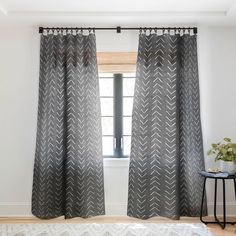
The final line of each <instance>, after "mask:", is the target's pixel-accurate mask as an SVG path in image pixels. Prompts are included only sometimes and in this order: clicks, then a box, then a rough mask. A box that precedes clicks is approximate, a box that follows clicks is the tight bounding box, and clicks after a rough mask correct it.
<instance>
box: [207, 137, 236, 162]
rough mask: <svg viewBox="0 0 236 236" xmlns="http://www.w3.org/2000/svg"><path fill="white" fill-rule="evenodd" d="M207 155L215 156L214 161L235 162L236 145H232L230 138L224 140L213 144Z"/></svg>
mask: <svg viewBox="0 0 236 236" xmlns="http://www.w3.org/2000/svg"><path fill="white" fill-rule="evenodd" d="M207 155H208V156H215V161H218V160H222V161H234V162H236V143H232V142H231V139H230V138H224V140H223V141H222V142H220V143H213V144H212V145H211V149H210V150H209V151H208V152H207Z"/></svg>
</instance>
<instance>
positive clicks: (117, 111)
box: [114, 74, 123, 157]
mask: <svg viewBox="0 0 236 236" xmlns="http://www.w3.org/2000/svg"><path fill="white" fill-rule="evenodd" d="M122 96H123V92H122V74H114V139H115V147H114V156H115V157H122V156H123V151H122V130H123V127H122V115H123V114H122V113H123V109H122V107H123V104H122V103H123V99H122Z"/></svg>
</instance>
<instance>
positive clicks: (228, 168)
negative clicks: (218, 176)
mask: <svg viewBox="0 0 236 236" xmlns="http://www.w3.org/2000/svg"><path fill="white" fill-rule="evenodd" d="M220 171H221V172H228V173H229V174H235V173H236V164H235V163H234V162H233V161H222V160H220Z"/></svg>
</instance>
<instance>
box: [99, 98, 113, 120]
mask: <svg viewBox="0 0 236 236" xmlns="http://www.w3.org/2000/svg"><path fill="white" fill-rule="evenodd" d="M101 112H102V116H113V98H101Z"/></svg>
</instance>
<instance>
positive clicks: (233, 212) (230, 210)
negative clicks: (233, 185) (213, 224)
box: [207, 202, 236, 217]
mask: <svg viewBox="0 0 236 236" xmlns="http://www.w3.org/2000/svg"><path fill="white" fill-rule="evenodd" d="M207 205H208V215H209V216H213V214H214V202H208V204H207ZM216 213H217V215H219V216H222V213H223V202H218V203H217V205H216ZM226 213H227V216H233V217H235V216H236V202H227V203H226Z"/></svg>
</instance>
